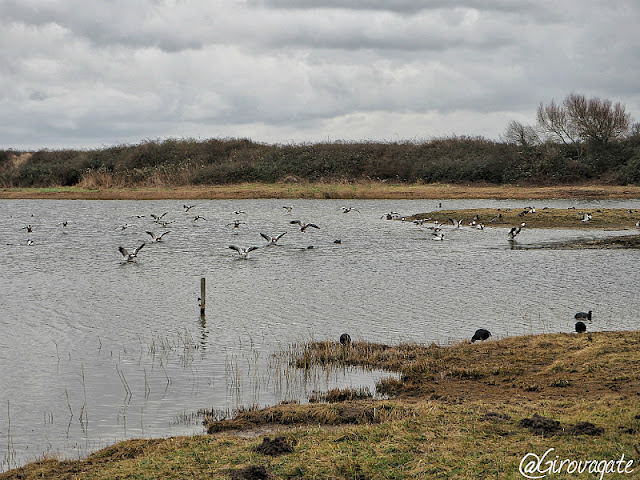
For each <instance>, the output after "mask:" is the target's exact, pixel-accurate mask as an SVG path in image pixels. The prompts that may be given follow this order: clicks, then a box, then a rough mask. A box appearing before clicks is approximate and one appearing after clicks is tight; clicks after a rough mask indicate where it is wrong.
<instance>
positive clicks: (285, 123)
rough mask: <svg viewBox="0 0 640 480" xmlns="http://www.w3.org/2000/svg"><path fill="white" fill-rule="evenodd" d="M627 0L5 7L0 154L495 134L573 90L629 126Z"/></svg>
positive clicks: (124, 0)
mask: <svg viewBox="0 0 640 480" xmlns="http://www.w3.org/2000/svg"><path fill="white" fill-rule="evenodd" d="M638 25H640V2H639V1H637V0H609V1H607V2H605V1H601V0H598V1H596V0H562V1H559V0H553V1H551V0H520V1H518V0H432V1H428V0H317V1H312V0H206V1H205V0H199V1H198V0H0V45H1V47H2V48H1V49H0V149H8V148H13V149H37V148H102V147H108V146H112V145H115V144H122V143H129V144H135V143H139V142H141V141H143V140H147V139H151V140H157V139H160V140H161V139H165V138H194V139H207V138H225V137H233V138H239V137H242V138H251V139H252V140H254V141H258V142H265V143H303V142H324V141H336V140H364V141H405V140H411V141H420V140H428V139H430V138H434V137H442V136H449V135H473V136H475V135H481V136H484V137H487V138H491V139H499V138H500V135H501V134H502V133H503V132H504V130H505V128H506V126H507V124H508V122H509V121H510V120H518V121H520V122H522V123H525V124H535V110H536V107H537V106H538V104H539V103H540V102H543V103H545V104H546V103H549V102H550V101H551V100H552V99H555V100H556V101H561V100H562V99H563V98H564V97H565V96H566V95H567V94H569V93H571V92H576V93H582V94H585V95H587V96H588V97H592V96H597V97H601V98H607V99H610V100H612V101H620V102H621V103H623V104H624V105H625V106H626V108H627V112H629V113H630V114H631V115H632V117H633V119H634V121H640V82H639V81H638V78H639V76H640V48H639V47H638V45H640V28H638Z"/></svg>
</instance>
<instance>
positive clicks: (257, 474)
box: [231, 465, 269, 480]
mask: <svg viewBox="0 0 640 480" xmlns="http://www.w3.org/2000/svg"><path fill="white" fill-rule="evenodd" d="M231 478H232V479H233V480H266V479H268V478H269V472H267V469H266V468H265V467H264V466H263V465H249V466H248V467H246V468H241V469H240V470H234V471H233V472H231Z"/></svg>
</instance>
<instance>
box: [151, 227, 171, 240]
mask: <svg viewBox="0 0 640 480" xmlns="http://www.w3.org/2000/svg"><path fill="white" fill-rule="evenodd" d="M147 233H148V234H149V235H151V238H152V239H153V241H154V242H161V241H162V237H164V236H165V235H166V234H167V233H171V230H167V231H166V232H164V233H163V234H162V235H159V236H157V237H156V234H155V233H153V232H147Z"/></svg>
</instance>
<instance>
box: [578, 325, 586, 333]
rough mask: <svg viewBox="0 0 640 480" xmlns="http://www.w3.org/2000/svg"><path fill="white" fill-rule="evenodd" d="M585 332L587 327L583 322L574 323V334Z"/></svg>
mask: <svg viewBox="0 0 640 480" xmlns="http://www.w3.org/2000/svg"><path fill="white" fill-rule="evenodd" d="M586 331H587V326H586V325H585V324H584V322H576V332H578V333H584V332H586Z"/></svg>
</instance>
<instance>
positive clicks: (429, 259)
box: [0, 200, 640, 471]
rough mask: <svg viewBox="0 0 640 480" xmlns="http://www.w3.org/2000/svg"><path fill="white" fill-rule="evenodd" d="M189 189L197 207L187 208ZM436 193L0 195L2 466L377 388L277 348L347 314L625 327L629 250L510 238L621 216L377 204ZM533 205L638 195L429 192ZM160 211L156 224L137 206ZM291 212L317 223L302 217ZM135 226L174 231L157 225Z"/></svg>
mask: <svg viewBox="0 0 640 480" xmlns="http://www.w3.org/2000/svg"><path fill="white" fill-rule="evenodd" d="M185 203H187V204H195V207H193V208H192V209H191V210H189V212H186V211H185V209H184V208H183V205H184V204H185ZM439 204H440V202H439V201H437V200H413V201H408V200H369V201H363V200H353V201H346V200H241V201H232V200H229V201H221V200H215V201H213V200H212V201H207V200H196V201H47V200H20V201H13V200H2V201H0V244H1V245H2V253H1V254H0V258H1V263H0V268H1V270H0V272H1V273H0V368H1V371H2V374H1V376H0V445H5V447H4V451H3V450H0V471H2V470H6V469H8V468H9V467H14V466H17V465H22V464H24V463H25V462H27V461H30V460H34V459H35V458H37V457H41V456H42V455H45V454H54V455H58V456H59V457H61V458H77V457H79V456H83V455H85V454H86V453H88V452H91V451H94V450H96V449H98V448H101V447H104V446H106V445H109V444H111V443H113V442H115V441H118V440H122V439H126V438H132V437H152V436H169V435H178V434H190V433H200V432H202V431H203V427H202V426H201V424H200V421H201V419H200V418H197V417H195V416H194V415H193V414H194V412H196V411H197V410H199V409H202V408H206V409H216V410H220V411H227V410H228V411H231V410H233V409H234V408H239V407H241V406H251V405H261V406H263V405H268V404H275V403H277V402H280V401H283V400H300V401H305V400H306V399H307V397H308V396H309V395H310V394H311V393H312V392H313V391H314V390H326V389H328V388H332V387H334V386H337V387H347V386H356V387H358V386H361V385H366V386H369V387H370V388H371V389H372V391H373V390H374V385H375V381H376V380H377V379H378V378H380V376H386V375H388V374H385V373H382V372H373V373H366V372H359V371H355V370H351V371H341V370H337V371H332V372H322V371H318V372H313V374H312V375H310V376H309V375H304V374H303V373H302V372H297V371H295V370H294V369H292V368H290V367H288V365H287V364H286V362H285V361H284V360H282V359H280V357H277V356H274V355H273V354H274V353H276V352H280V351H283V350H287V349H288V348H289V346H290V345H291V344H294V343H302V342H308V341H310V340H327V339H330V340H337V338H338V337H339V336H340V334H342V333H344V332H348V333H350V335H351V337H352V339H353V340H354V341H360V340H366V341H374V342H384V343H399V342H417V343H427V344H428V343H431V342H436V343H440V344H446V343H451V342H459V341H462V340H465V339H468V338H470V336H471V335H472V334H473V332H474V331H475V330H476V329H477V328H480V327H483V328H488V329H489V330H490V331H491V332H492V333H493V338H501V337H506V336H514V335H525V334H535V333H551V332H572V331H573V326H574V322H575V320H574V318H573V315H574V314H575V313H576V312H577V311H587V310H593V312H594V313H593V321H592V322H591V323H590V324H588V326H587V328H588V329H589V330H591V331H597V330H635V329H638V328H640V320H639V319H638V317H637V315H636V313H637V311H638V306H639V303H640V300H639V297H638V295H637V292H638V289H639V288H640V271H639V270H638V268H637V265H638V261H639V260H640V251H637V250H552V249H536V248H513V247H514V246H516V247H535V246H539V245H543V244H546V243H553V242H558V241H564V240H567V239H576V238H584V237H588V238H596V237H604V236H611V235H619V234H629V233H635V232H636V229H635V228H634V227H633V225H630V226H629V230H627V231H622V232H604V231H589V232H585V231H572V230H534V229H525V230H523V231H522V232H521V234H520V235H519V236H518V237H517V239H516V242H515V244H514V243H510V242H508V241H507V230H508V229H507V228H504V227H499V228H490V227H487V228H485V229H484V230H482V231H480V230H477V229H475V228H471V227H469V226H465V227H463V228H461V229H454V228H453V227H445V230H444V231H445V240H444V241H432V235H431V231H430V230H429V229H427V228H425V227H424V226H423V227H420V226H417V225H414V224H413V223H411V222H402V221H389V220H386V219H384V218H383V217H384V215H385V214H386V213H388V212H391V211H394V212H399V213H400V214H401V215H412V214H414V213H421V212H427V211H432V210H438V209H439ZM529 205H533V206H535V207H536V208H537V209H541V208H543V207H545V206H547V207H556V208H568V207H576V209H577V210H580V209H585V210H590V211H591V210H596V209H597V208H607V207H609V208H618V207H624V208H633V209H638V208H640V201H628V200H625V201H599V202H594V201H577V200H563V201H559V200H558V201H551V200H548V201H540V200H535V201H520V200H517V201H516V200H513V201H493V200H473V201H470V200H459V201H455V200H445V201H442V208H446V209H457V208H475V207H495V208H523V207H526V206H529ZM284 206H292V209H291V212H290V213H289V212H288V211H287V209H285V208H283V207H284ZM343 206H346V207H353V208H354V210H352V211H351V212H349V213H346V214H345V213H342V210H341V207H343ZM355 209H357V211H356V210H355ZM237 211H242V212H245V213H235V212H237ZM164 212H167V213H166V215H165V216H164V217H163V218H162V220H165V221H167V222H171V223H169V224H167V226H166V227H162V226H161V225H159V224H157V223H154V222H153V219H152V217H151V214H154V215H157V216H160V215H161V214H163V213H164ZM197 215H200V216H202V217H204V218H205V219H206V220H203V219H199V220H197V221H196V220H194V219H195V217H196V216H197ZM576 218H578V216H577V217H576ZM294 219H299V220H301V221H302V222H311V223H314V224H316V225H317V226H319V227H320V228H319V229H314V228H308V229H307V230H306V231H305V232H304V233H302V232H300V229H299V227H298V226H297V225H293V224H291V223H290V221H291V220H294ZM236 220H238V221H239V222H240V223H239V225H238V227H237V228H234V226H233V225H230V224H233V223H234V222H235V221H236ZM64 221H67V222H68V223H67V226H63V225H62V224H61V222H64ZM578 221H579V219H578ZM27 225H31V227H32V232H28V231H27V230H26V228H24V227H26V226H27ZM124 226H126V228H123V227H124ZM147 231H151V232H153V233H154V234H156V235H159V234H161V233H163V232H165V231H170V233H168V234H166V235H165V236H164V237H163V241H162V242H155V243H154V242H153V241H152V238H151V236H150V235H149V234H147V233H146V232H147ZM285 231H286V232H287V234H286V235H284V236H283V237H282V238H281V239H280V240H279V241H278V245H276V246H269V247H264V248H260V249H258V250H255V251H252V252H250V253H249V255H248V257H247V258H246V259H242V258H241V257H240V256H239V255H238V254H237V253H236V252H235V251H233V250H231V249H229V248H228V247H229V245H236V246H238V247H250V246H261V247H262V246H264V245H265V244H266V241H265V240H264V239H263V238H262V237H261V236H260V232H263V233H265V234H268V235H271V236H275V235H277V234H280V233H282V232H285ZM28 240H32V242H33V244H32V245H28V244H27V242H28ZM336 240H340V243H335V241H336ZM142 242H146V245H145V247H144V248H143V249H142V250H140V252H139V256H138V258H137V260H136V261H135V262H132V263H126V262H123V256H122V255H121V254H120V253H119V251H118V247H119V246H123V247H125V248H127V249H128V250H130V251H131V250H133V249H135V247H137V246H138V245H140V244H141V243H142ZM311 246H312V247H313V248H308V247H311ZM201 278H206V286H207V294H206V317H204V318H201V316H200V307H199V303H198V297H199V296H200V281H201Z"/></svg>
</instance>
